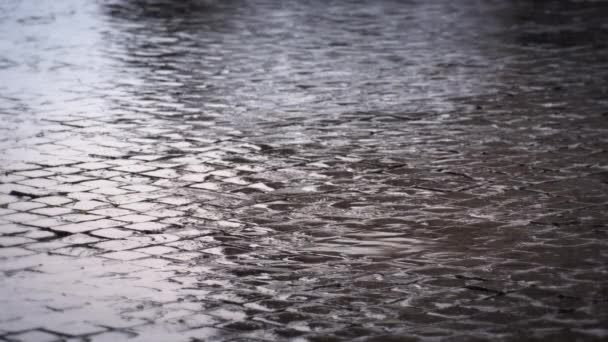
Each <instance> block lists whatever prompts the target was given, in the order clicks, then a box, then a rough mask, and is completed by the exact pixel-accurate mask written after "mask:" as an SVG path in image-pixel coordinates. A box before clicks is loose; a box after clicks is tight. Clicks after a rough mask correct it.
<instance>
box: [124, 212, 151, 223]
mask: <svg viewBox="0 0 608 342" xmlns="http://www.w3.org/2000/svg"><path fill="white" fill-rule="evenodd" d="M113 219H114V220H117V221H122V222H130V223H143V222H149V221H154V220H156V217H154V216H149V215H139V214H131V215H123V216H116V217H113Z"/></svg>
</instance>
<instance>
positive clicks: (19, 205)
mask: <svg viewBox="0 0 608 342" xmlns="http://www.w3.org/2000/svg"><path fill="white" fill-rule="evenodd" d="M45 206H46V205H45V204H42V203H36V202H13V203H10V204H9V205H8V206H7V208H9V209H12V210H17V211H30V210H32V209H38V208H42V207H45Z"/></svg>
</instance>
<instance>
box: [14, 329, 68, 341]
mask: <svg viewBox="0 0 608 342" xmlns="http://www.w3.org/2000/svg"><path fill="white" fill-rule="evenodd" d="M8 338H9V339H10V340H11V341H20V342H52V341H60V340H61V337H60V336H59V335H55V334H52V333H49V332H46V331H42V330H32V331H28V332H24V333H20V334H14V335H9V336H8Z"/></svg>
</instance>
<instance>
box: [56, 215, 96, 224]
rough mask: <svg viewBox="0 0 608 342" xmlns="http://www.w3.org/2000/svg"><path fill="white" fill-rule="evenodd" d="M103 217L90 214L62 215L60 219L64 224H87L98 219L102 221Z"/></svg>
mask: <svg viewBox="0 0 608 342" xmlns="http://www.w3.org/2000/svg"><path fill="white" fill-rule="evenodd" d="M102 218H103V216H99V215H91V214H68V215H62V216H61V219H62V220H63V221H65V222H74V223H80V222H87V221H97V220H99V219H102Z"/></svg>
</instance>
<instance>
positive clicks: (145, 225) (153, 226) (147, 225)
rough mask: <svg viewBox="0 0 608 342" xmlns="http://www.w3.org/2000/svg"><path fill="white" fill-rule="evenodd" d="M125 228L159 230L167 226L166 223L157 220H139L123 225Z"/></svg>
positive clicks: (144, 230) (145, 230)
mask: <svg viewBox="0 0 608 342" xmlns="http://www.w3.org/2000/svg"><path fill="white" fill-rule="evenodd" d="M124 227H125V228H127V229H132V230H136V231H140V232H161V231H163V230H164V229H165V228H167V227H169V225H168V224H164V223H159V222H139V223H134V224H129V225H126V226H124Z"/></svg>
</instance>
